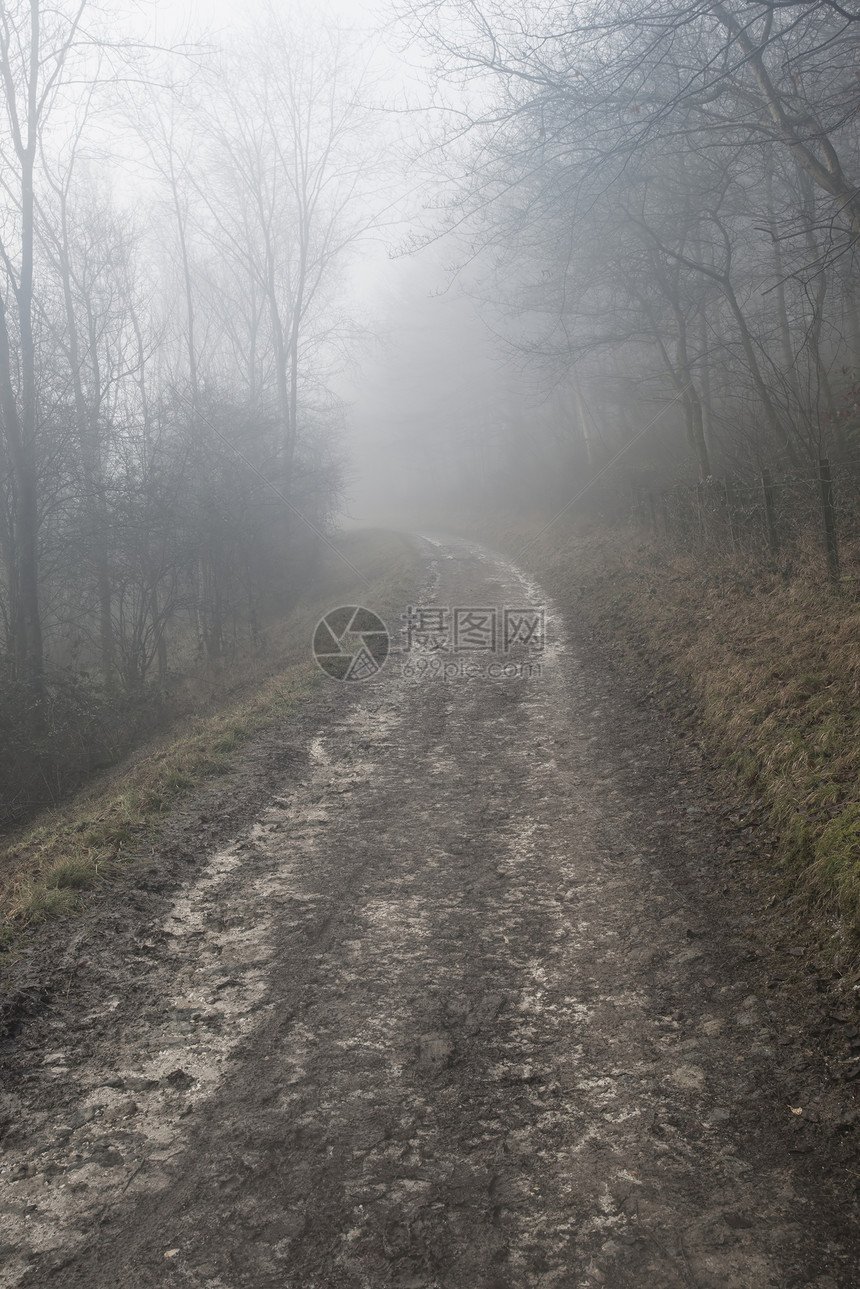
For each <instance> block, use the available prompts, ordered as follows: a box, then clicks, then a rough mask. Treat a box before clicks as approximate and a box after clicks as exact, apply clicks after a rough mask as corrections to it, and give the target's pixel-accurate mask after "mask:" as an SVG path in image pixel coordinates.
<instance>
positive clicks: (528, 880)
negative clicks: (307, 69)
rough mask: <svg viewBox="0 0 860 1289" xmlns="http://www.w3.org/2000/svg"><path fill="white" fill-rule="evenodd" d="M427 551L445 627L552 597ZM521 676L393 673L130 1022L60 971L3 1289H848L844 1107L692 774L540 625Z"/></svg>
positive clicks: (341, 723)
mask: <svg viewBox="0 0 860 1289" xmlns="http://www.w3.org/2000/svg"><path fill="white" fill-rule="evenodd" d="M427 552H428V554H427V558H428V581H427V586H426V588H425V592H424V599H425V602H426V603H428V604H433V605H452V606H453V605H469V604H475V605H488V604H498V605H499V606H502V605H510V604H513V605H516V604H523V603H534V602H535V601H536V599H537V598H539V597H541V592H540V590H539V588H536V587H535V586H534V585H533V584H531V583H530V582H528V580H527V579H526V578H525V577H524V576H523V575H522V574H521V573H520V572H519V571H518V570H517V569H516V568H514V567H513V566H511V565H510V564H508V563H507V562H505V561H503V560H501V559H499V558H497V557H494V556H492V555H490V554H488V553H487V552H485V551H482V550H480V549H479V548H476V547H472V546H468V545H467V544H465V543H462V542H443V543H428V544H427ZM541 598H542V597H541ZM542 662H543V669H544V670H543V675H542V676H541V677H536V676H532V677H530V678H528V679H519V680H504V681H496V682H491V681H487V680H484V679H481V678H473V679H470V680H466V679H457V680H452V681H450V682H444V681H442V680H440V679H426V680H425V681H423V682H421V683H412V682H410V681H409V680H407V679H405V678H404V676H403V674H402V671H401V667H400V660H398V659H397V658H395V659H394V660H393V661H392V664H391V666H390V668H389V670H388V671H386V672H385V673H383V675H382V676H381V677H380V678H379V679H378V680H377V681H374V682H371V683H368V684H365V685H363V686H362V687H360V690H359V691H358V692H357V695H356V692H355V691H353V692H352V693H351V694H350V695H346V694H344V696H343V699H342V700H341V699H340V698H337V699H332V700H330V703H329V706H328V707H327V709H326V718H327V719H326V722H325V723H323V724H321V725H320V727H319V729H318V730H317V732H316V735H315V737H314V738H313V740H312V741H310V743H309V746H308V748H307V752H306V755H304V756H298V755H295V756H291V757H287V765H286V766H285V768H284V769H283V770H282V772H281V774H280V782H279V784H278V786H277V787H276V788H275V789H274V790H269V791H268V800H267V802H266V804H265V806H264V808H262V809H261V810H260V811H259V813H258V816H257V818H256V819H255V821H254V822H253V824H252V825H250V826H249V827H247V828H244V829H242V830H239V831H238V832H237V833H236V834H235V835H234V836H233V837H232V838H231V839H230V840H229V841H227V842H222V843H218V844H215V843H214V842H213V844H210V845H209V846H208V847H207V852H206V855H205V857H204V858H202V859H201V861H200V862H199V863H198V864H197V865H196V867H195V868H194V871H193V873H192V874H191V875H190V876H188V877H187V878H186V880H185V881H184V882H183V883H182V885H181V886H180V887H179V889H177V890H176V892H175V894H174V896H173V898H172V900H171V902H170V905H169V907H168V908H166V909H164V910H163V912H162V913H161V915H160V917H159V919H158V921H157V922H154V923H153V925H152V928H151V930H150V933H149V934H148V937H147V938H146V939H144V940H143V941H140V939H138V941H137V943H134V942H132V943H127V942H125V941H124V942H123V947H124V952H125V959H124V968H125V971H126V973H127V976H126V979H127V978H128V976H131V977H133V975H134V966H133V961H134V959H132V960H131V961H129V956H130V955H131V954H136V955H137V959H138V960H139V961H140V980H139V982H137V985H138V990H137V994H136V996H135V997H128V996H127V995H124V994H123V993H122V992H119V993H117V992H115V984H116V979H117V976H116V973H114V974H113V975H111V973H110V972H107V971H106V972H104V973H102V974H101V975H100V974H99V972H98V971H97V970H96V969H94V968H93V966H92V963H90V962H89V960H88V963H85V964H84V965H83V966H82V967H80V969H78V968H77V963H78V961H79V957H78V955H80V954H82V953H84V952H85V953H87V954H88V955H91V956H92V957H95V956H96V955H98V954H99V953H106V954H109V953H110V952H111V948H110V946H106V947H100V945H99V943H97V942H96V941H95V939H92V942H91V943H90V944H88V945H85V946H83V947H82V945H81V944H80V943H79V944H78V945H77V946H76V947H75V948H74V949H73V951H72V955H71V957H70V959H69V961H70V964H71V966H70V971H69V987H68V990H67V997H66V999H65V1000H62V1001H61V1002H60V1003H58V1004H57V1005H56V1006H55V1007H53V1008H51V1009H49V1010H48V1012H46V1013H45V1015H44V1016H43V1017H42V1018H41V1019H40V1020H39V1021H38V1022H33V1023H32V1024H30V1025H27V1026H25V1029H24V1032H23V1034H22V1036H21V1037H20V1038H19V1039H18V1040H17V1042H16V1043H15V1044H13V1045H11V1046H9V1050H8V1052H7V1055H6V1062H7V1070H8V1073H9V1075H10V1079H11V1080H12V1083H11V1087H12V1091H11V1094H10V1097H11V1100H10V1101H9V1103H8V1112H9V1123H10V1130H9V1132H8V1134H7V1138H6V1142H5V1143H4V1144H5V1147H6V1149H5V1156H4V1164H5V1168H6V1171H5V1172H4V1173H3V1174H2V1181H3V1194H2V1203H3V1211H2V1241H3V1247H4V1255H5V1264H6V1267H5V1270H4V1272H3V1274H2V1278H0V1284H2V1285H4V1286H9V1287H10V1289H11V1287H12V1286H18V1285H20V1286H35V1285H39V1286H68V1287H69V1289H71V1287H72V1286H84V1285H86V1286H91V1287H92V1289H109V1287H110V1289H113V1287H114V1286H118V1285H122V1286H123V1287H124V1289H135V1287H138V1286H139V1287H140V1289H150V1287H153V1289H154V1287H155V1286H159V1287H160V1286H177V1287H178V1286H183V1287H186V1286H187V1287H189V1289H191V1287H192V1286H193V1287H197V1286H207V1287H208V1289H240V1287H241V1289H245V1287H246V1286H247V1287H248V1289H268V1287H269V1286H271V1287H272V1289H274V1286H278V1287H279V1289H359V1287H366V1289H377V1287H378V1286H379V1287H381V1286H389V1285H390V1286H396V1287H398V1289H407V1286H413V1287H414V1289H505V1287H506V1289H526V1287H529V1289H531V1287H533V1286H534V1287H535V1289H537V1287H541V1289H544V1287H545V1289H573V1287H574V1286H587V1285H597V1284H602V1285H609V1286H617V1287H618V1289H621V1286H628V1285H629V1286H631V1287H632V1286H636V1289H643V1287H651V1286H653V1287H655V1289H663V1287H664V1286H665V1287H666V1289H668V1287H670V1286H672V1287H674V1286H693V1285H694V1286H701V1287H703V1289H704V1287H708V1289H710V1287H713V1289H717V1287H718V1286H719V1287H720V1289H725V1287H733V1289H747V1287H748V1286H752V1285H756V1286H758V1285H761V1286H765V1285H774V1286H786V1287H787V1286H809V1285H815V1286H818V1289H832V1287H833V1286H850V1285H854V1284H856V1271H855V1268H856V1265H857V1259H858V1254H860V1242H858V1238H857V1226H856V1212H855V1211H854V1210H853V1209H852V1207H851V1203H852V1187H853V1178H852V1169H856V1168H857V1164H856V1162H854V1163H852V1162H851V1138H850V1135H849V1136H845V1135H844V1134H843V1135H839V1136H838V1137H836V1138H833V1139H831V1137H830V1136H829V1135H828V1126H833V1127H835V1125H836V1121H837V1119H838V1118H839V1116H840V1115H842V1114H843V1111H844V1105H843V1104H842V1102H840V1100H839V1098H838V1097H837V1096H836V1094H835V1093H834V1092H833V1091H831V1090H830V1086H829V1084H827V1082H826V1080H825V1075H824V1071H823V1069H822V1068H821V1067H820V1065H819V1064H817V1062H816V1058H815V1057H814V1056H813V1055H812V1053H810V1052H807V1051H805V1050H804V1049H803V1047H802V1045H798V1044H800V1043H801V1040H802V1034H801V1033H800V1031H799V1030H796V1029H793V1023H794V1018H793V1017H792V1015H791V1014H789V1013H788V1012H787V1011H786V1007H785V1005H784V1004H781V1003H779V1002H777V1001H775V1000H774V998H773V996H772V995H771V994H769V993H768V992H767V989H766V985H767V974H766V973H767V966H766V964H763V963H762V962H759V961H751V960H748V959H752V958H754V956H755V955H754V954H752V953H750V952H749V942H748V939H747V938H745V937H744V936H743V935H740V934H738V933H736V932H735V933H731V932H729V933H727V932H726V930H725V925H726V923H725V922H724V921H723V919H724V916H725V909H724V907H723V905H724V903H725V901H724V900H723V897H722V896H721V894H720V890H721V882H722V879H721V877H720V861H719V860H718V859H717V855H716V850H717V847H718V845H719V844H720V842H721V840H722V839H721V837H720V834H719V831H718V829H717V825H716V824H714V823H712V822H710V821H709V818H708V816H707V814H706V813H704V810H703V806H704V801H703V799H702V798H700V796H697V791H698V790H697V789H696V788H695V787H694V786H692V785H687V784H686V779H687V777H693V775H692V767H690V768H691V774H690V776H688V775H686V774H685V773H684V764H685V763H684V761H683V760H682V759H680V758H681V756H682V755H683V757H686V758H687V759H688V760H689V758H690V756H691V755H693V753H692V752H691V750H690V749H689V748H686V749H682V748H681V747H680V746H679V747H677V748H675V749H674V750H675V752H676V754H677V755H676V758H675V761H674V762H673V765H674V767H675V768H674V769H672V770H669V769H667V744H666V739H667V738H669V737H670V735H669V734H668V732H667V731H666V730H665V729H663V728H662V727H661V725H660V724H659V722H658V721H657V719H656V718H654V717H653V716H651V715H648V714H644V713H642V712H640V711H637V710H635V709H634V708H632V707H630V705H629V703H628V702H627V700H626V699H625V698H624V697H623V696H622V695H619V694H616V693H613V692H612V685H611V681H610V680H609V679H608V678H607V677H606V676H604V675H601V673H600V672H599V671H595V670H594V669H593V667H590V666H586V665H585V664H584V662H583V661H582V660H580V659H578V658H577V657H576V656H575V654H574V652H573V651H572V650H571V647H570V645H569V642H568V641H567V639H566V636H565V632H564V629H563V626H562V624H561V622H560V620H559V619H558V617H557V615H555V614H552V613H551V614H550V619H549V631H548V647H547V651H546V653H545V655H544V657H543V659H542ZM282 737H283V739H284V741H285V743H287V742H288V732H285V733H284V734H283V736H282ZM275 777H277V776H275ZM156 867H157V865H156ZM114 914H115V918H116V919H121V918H122V916H123V914H122V910H121V907H118V908H117V909H115V910H114ZM110 916H111V908H110V907H107V908H106V909H105V910H103V911H102V913H101V914H100V917H101V918H102V922H101V923H100V924H99V925H100V926H101V927H102V931H103V929H104V925H105V924H106V923H105V921H104V919H109V918H110ZM112 981H113V982H114V990H112V988H111V982H112ZM52 1026H55V1027H56V1029H55V1033H56V1034H57V1035H58V1036H61V1037H58V1038H57V1041H56V1042H55V1043H54V1044H53V1046H52V1044H51V1034H52V1029H51V1027H52ZM786 1036H787V1037H788V1040H789V1041H788V1043H787V1044H786V1045H785V1046H777V1045H776V1044H777V1040H779V1041H780V1042H782V1043H786ZM795 1038H796V1040H797V1043H795V1042H794V1039H795ZM27 1043H29V1044H31V1046H30V1047H27V1046H25V1044H27ZM791 1107H794V1110H797V1109H801V1110H802V1111H803V1113H802V1114H800V1115H797V1114H795V1113H793V1111H792V1109H791ZM804 1115H805V1116H806V1117H805V1119H804ZM22 1125H26V1131H24V1130H22ZM834 1140H835V1141H836V1142H837V1145H836V1146H834V1145H833V1141H834ZM846 1142H847V1143H848V1144H847V1145H846ZM852 1223H854V1225H852Z"/></svg>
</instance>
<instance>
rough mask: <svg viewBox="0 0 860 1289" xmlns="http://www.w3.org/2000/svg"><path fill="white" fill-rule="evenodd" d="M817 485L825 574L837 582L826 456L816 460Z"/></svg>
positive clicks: (836, 546)
mask: <svg viewBox="0 0 860 1289" xmlns="http://www.w3.org/2000/svg"><path fill="white" fill-rule="evenodd" d="M818 485H819V488H820V490H821V519H822V523H823V527H824V547H825V550H826V551H827V576H828V577H829V579H830V581H831V582H832V583H833V584H834V585H837V584H838V582H839V540H838V538H837V536H836V511H835V509H834V506H833V476H832V475H831V473H830V462H829V461H828V459H827V458H826V457H820V458H819V461H818Z"/></svg>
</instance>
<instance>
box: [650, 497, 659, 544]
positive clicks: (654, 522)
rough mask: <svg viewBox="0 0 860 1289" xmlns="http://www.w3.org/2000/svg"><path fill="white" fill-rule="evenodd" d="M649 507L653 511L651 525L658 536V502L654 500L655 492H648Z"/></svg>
mask: <svg viewBox="0 0 860 1289" xmlns="http://www.w3.org/2000/svg"><path fill="white" fill-rule="evenodd" d="M648 508H649V510H650V511H651V527H652V528H653V529H654V536H655V537H656V536H657V503H656V502H655V501H654V494H653V492H650V491H649V493H648Z"/></svg>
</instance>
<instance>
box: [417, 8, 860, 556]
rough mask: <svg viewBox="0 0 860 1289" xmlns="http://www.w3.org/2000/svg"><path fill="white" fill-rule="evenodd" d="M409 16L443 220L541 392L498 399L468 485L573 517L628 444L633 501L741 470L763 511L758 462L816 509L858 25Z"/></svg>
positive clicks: (464, 13)
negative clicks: (436, 130) (428, 109)
mask: <svg viewBox="0 0 860 1289" xmlns="http://www.w3.org/2000/svg"><path fill="white" fill-rule="evenodd" d="M396 7H397V9H398V14H399V19H400V22H401V23H402V24H404V26H405V29H406V30H408V31H409V33H410V37H411V38H412V39H414V40H417V41H420V42H421V44H422V48H423V50H424V56H425V57H426V58H427V59H428V60H429V62H430V63H431V65H432V67H433V75H434V78H435V80H434V85H435V94H436V103H437V111H438V116H439V119H440V120H442V121H444V123H445V125H444V129H445V131H446V137H445V141H444V144H443V146H442V149H441V152H440V154H439V155H441V157H442V158H443V160H442V165H441V167H440V171H441V172H442V173H443V174H444V175H445V176H447V177H448V179H449V180H450V181H452V182H453V183H454V184H455V188H454V193H455V195H454V196H453V197H451V196H450V193H449V192H446V195H445V197H444V199H443V200H442V201H440V203H439V206H440V210H439V220H440V227H442V226H445V227H448V228H457V229H459V230H460V233H461V235H462V233H463V230H468V237H469V251H470V254H471V255H472V257H473V260H472V263H473V266H474V265H475V264H480V265H483V266H484V271H483V277H482V279H481V281H480V285H479V287H478V292H479V294H480V295H481V297H482V299H483V300H484V301H485V303H487V306H488V307H489V308H490V309H491V311H492V314H493V321H494V325H495V326H496V327H497V329H498V330H499V331H500V332H504V336H505V343H506V345H507V348H508V352H509V353H510V355H511V357H512V359H513V357H514V356H515V355H516V356H518V358H519V359H520V361H521V364H522V367H523V370H526V371H529V372H530V373H531V382H532V387H533V391H537V392H539V394H540V396H541V398H542V400H543V402H542V405H539V407H538V411H537V412H534V411H529V412H528V414H527V417H524V416H523V415H522V414H520V415H519V416H518V415H517V413H512V412H511V409H510V406H509V405H507V406H500V408H499V415H498V419H497V424H496V428H495V434H494V436H493V435H491V436H490V437H489V438H487V437H485V438H484V441H483V443H482V444H481V454H482V455H481V462H480V464H477V463H476V462H475V461H473V462H472V463H471V465H470V464H469V460H468V456H467V454H462V453H461V457H460V467H461V468H460V475H461V479H460V483H461V486H462V482H463V478H464V474H465V473H468V472H469V471H471V477H472V479H473V480H474V482H475V489H474V494H473V495H474V496H476V497H478V496H479V495H480V493H481V490H482V487H484V488H485V485H484V481H485V480H486V474H487V470H488V469H489V471H490V473H491V475H492V481H491V486H490V489H489V490H490V491H491V492H494V493H495V495H496V496H497V497H499V496H506V497H507V498H509V499H510V500H512V501H514V502H517V501H519V502H524V503H525V504H534V502H535V501H536V500H537V499H542V500H543V502H544V503H548V504H550V505H563V504H564V503H565V502H566V501H567V500H568V499H569V498H570V497H571V496H573V495H574V493H575V492H576V491H577V488H578V487H579V486H580V485H581V484H582V483H583V480H584V479H585V478H587V477H588V476H589V474H592V475H593V474H595V473H597V471H598V470H600V469H601V468H602V467H603V466H605V464H606V463H607V462H608V461H609V460H610V459H611V458H612V457H613V456H615V454H616V453H617V452H618V450H619V449H620V448H623V447H624V446H625V444H629V450H628V451H627V452H626V453H625V455H624V459H623V462H622V463H621V464H620V465H619V467H618V468H617V469H616V471H615V475H616V478H617V476H618V474H619V473H625V474H626V475H627V476H628V479H629V480H630V484H631V486H630V487H627V485H625V489H626V492H627V494H628V496H629V495H632V496H633V498H634V502H635V504H637V505H639V504H640V501H637V500H636V497H637V487H638V489H639V493H640V494H641V495H643V496H644V495H646V494H647V492H648V491H649V490H650V491H652V492H653V493H654V494H655V495H656V496H657V497H659V496H660V494H661V493H662V492H664V491H665V490H666V489H667V488H669V487H670V486H674V485H675V484H677V483H679V482H683V483H685V484H689V485H691V486H693V487H695V484H696V482H697V481H698V482H699V483H701V484H703V485H706V484H707V486H706V488H705V492H704V493H702V492H701V490H700V497H702V496H706V497H709V498H712V497H714V496H716V489H715V488H714V486H713V482H712V481H713V480H715V479H716V478H718V477H719V478H721V479H722V478H723V477H724V476H725V475H731V476H732V477H733V479H734V480H735V481H736V483H737V488H738V490H739V492H740V490H742V487H743V486H745V487H748V488H753V489H754V490H757V491H756V496H757V497H758V496H759V495H760V493H761V486H762V485H761V479H762V472H763V471H765V472H770V474H771V475H772V476H773V478H774V479H775V480H777V481H781V480H783V479H786V480H787V479H789V478H791V479H793V478H801V477H802V478H803V480H805V481H808V483H809V486H810V487H811V488H812V490H813V493H815V495H817V490H818V481H819V476H820V473H821V470H820V466H819V462H820V460H821V459H822V458H824V459H825V460H829V461H830V462H831V468H832V470H833V471H836V472H838V473H839V476H840V478H842V477H843V476H844V473H845V471H848V472H849V473H850V474H851V475H852V476H856V474H857V472H858V470H860V438H858V433H859V432H860V411H858V409H860V381H858V375H860V368H858V366H857V364H858V361H860V311H858V294H857V292H858V283H860V275H858V266H857V258H856V243H857V236H858V233H860V195H858V187H857V185H858V176H860V162H858V144H860V117H858V107H860V11H855V8H854V7H852V6H847V7H846V6H842V5H840V4H837V3H829V2H827V0H820V2H818V3H794V2H793V0H774V2H762V3H740V2H738V0H725V2H721V3H711V2H710V0H702V2H701V3H685V2H684V0H677V2H673V0H578V2H577V3H561V4H559V3H551V4H550V3H542V2H541V0H487V2H486V3H482V2H481V0H477V2H476V3H473V2H471V0H470V2H469V3H466V2H465V0H463V2H461V0H401V2H400V3H398V4H397V6H396ZM532 397H534V393H533V395H532ZM538 402H539V404H540V400H538ZM517 421H518V422H519V423H518V424H517V423H516V422H517ZM524 422H527V423H525V424H524ZM649 425H650V426H651V428H650V429H648V428H647V427H648V426H649ZM643 430H645V431H647V432H645V433H642V432H643ZM523 431H525V432H523ZM488 463H489V464H488ZM708 481H711V482H710V483H708ZM780 486H781V484H780ZM804 487H806V484H804ZM485 490H486V488H485ZM464 491H465V490H464ZM801 491H802V490H801ZM792 495H793V494H791V490H790V489H789V490H787V491H786V490H785V489H783V491H782V492H781V493H780V497H781V501H780V504H781V505H783V502H784V503H785V506H789V504H790V499H791V496H792ZM797 495H798V496H799V495H800V493H797ZM846 495H847V494H846V492H845V490H844V489H843V490H842V496H843V498H844V497H845V496H846ZM692 504H693V505H694V506H695V505H696V494H695V492H694V493H693V503H692ZM708 504H711V503H710V502H709V503H708ZM814 513H815V518H814V522H815V523H816V524H818V523H819V522H820V519H821V513H820V508H819V510H818V511H815V512H814ZM701 514H704V511H703V510H702V507H701V506H700V507H699V511H698V512H697V518H696V521H695V522H696V525H698V531H700V532H701V531H702V522H703V521H702V520H701V518H700V517H698V516H700V515H701ZM661 522H662V521H661ZM691 522H692V521H691ZM781 522H786V515H785V511H784V510H783V520H782V521H781ZM727 531H729V530H727ZM727 540H728V538H727ZM765 544H767V535H766V534H765Z"/></svg>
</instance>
